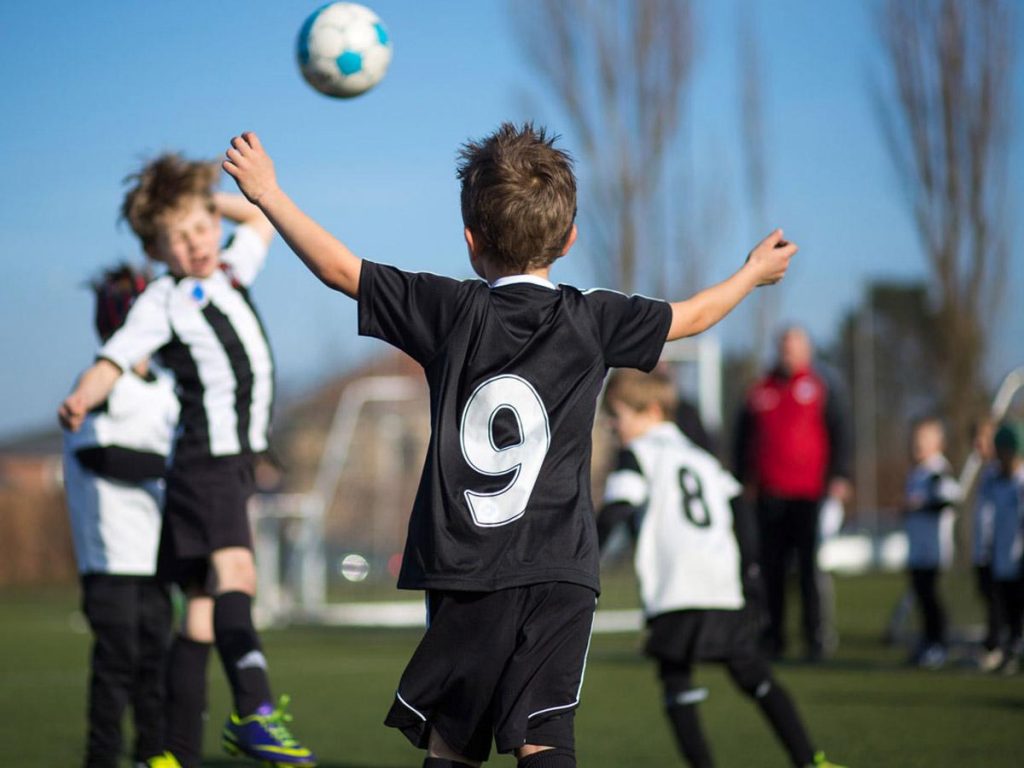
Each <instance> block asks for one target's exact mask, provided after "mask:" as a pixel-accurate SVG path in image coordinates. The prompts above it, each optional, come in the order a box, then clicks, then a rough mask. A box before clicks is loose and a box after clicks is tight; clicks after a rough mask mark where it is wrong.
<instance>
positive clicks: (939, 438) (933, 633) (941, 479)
mask: <svg viewBox="0 0 1024 768" xmlns="http://www.w3.org/2000/svg"><path fill="white" fill-rule="evenodd" d="M945 444H946V432H945V428H944V427H943V426H942V422H941V421H939V420H938V419H936V418H925V419H922V420H920V421H918V422H917V423H916V424H915V425H914V428H913V434H912V438H911V454H912V456H913V459H914V462H915V466H914V468H913V469H911V470H910V474H909V475H908V476H907V484H906V522H905V526H906V532H907V545H908V551H907V567H908V568H909V570H910V584H911V588H912V589H913V591H914V597H915V599H916V600H917V605H918V608H919V609H920V612H921V619H922V623H923V624H924V627H923V629H924V632H923V637H922V639H921V642H920V643H919V644H918V647H917V649H916V650H915V652H914V653H913V654H912V655H911V658H910V661H911V663H912V664H916V665H917V666H920V667H926V668H929V669H936V668H938V667H941V666H942V665H943V664H945V662H946V611H945V608H944V607H943V605H942V601H941V599H940V597H939V594H938V581H939V573H940V572H941V571H942V570H945V569H946V568H948V567H949V566H950V564H951V563H952V561H953V521H954V505H955V504H956V503H957V502H958V501H959V499H960V486H959V484H958V483H957V481H956V479H955V478H954V477H953V469H952V467H951V466H950V464H949V461H948V460H947V459H946V457H945V455H944V454H943V451H944V450H945Z"/></svg>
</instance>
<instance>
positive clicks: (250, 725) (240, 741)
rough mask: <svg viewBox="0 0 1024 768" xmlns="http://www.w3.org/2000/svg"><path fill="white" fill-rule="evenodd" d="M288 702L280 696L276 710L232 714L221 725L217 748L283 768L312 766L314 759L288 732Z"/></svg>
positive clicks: (289, 717) (289, 716) (265, 706)
mask: <svg viewBox="0 0 1024 768" xmlns="http://www.w3.org/2000/svg"><path fill="white" fill-rule="evenodd" d="M289 700H290V699H289V698H288V697H287V696H282V697H281V698H280V700H279V701H278V704H277V707H274V706H273V705H271V704H269V703H268V704H264V705H263V706H261V707H260V708H259V709H257V710H256V711H255V712H254V713H253V714H251V715H249V716H248V717H239V716H238V715H237V714H235V713H232V714H231V715H230V716H229V717H228V719H227V722H225V723H224V731H223V734H222V737H221V744H222V745H223V747H224V751H225V752H227V753H228V754H229V755H244V756H246V757H251V758H253V759H254V760H262V761H264V762H265V763H267V764H269V765H271V766H275V768H284V767H285V766H293V765H303V766H314V765H316V756H315V755H314V754H313V753H312V752H311V751H310V750H309V749H307V748H306V747H304V746H302V745H301V744H300V743H299V742H298V741H297V740H296V739H295V737H294V736H292V735H291V733H290V732H289V731H288V726H287V725H285V724H286V723H288V722H290V721H291V719H292V716H291V715H290V714H288V713H287V712H285V708H286V707H287V706H288V702H289Z"/></svg>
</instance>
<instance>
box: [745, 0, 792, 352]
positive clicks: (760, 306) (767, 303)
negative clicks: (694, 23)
mask: <svg viewBox="0 0 1024 768" xmlns="http://www.w3.org/2000/svg"><path fill="white" fill-rule="evenodd" d="M753 5H754V4H753V3H752V2H751V0H746V2H744V3H742V4H741V5H740V7H739V14H738V20H737V48H736V51H737V54H738V58H739V75H740V128H741V141H740V147H741V154H742V156H743V159H744V166H745V171H746V173H745V174H744V175H745V177H746V182H747V183H746V188H747V199H748V203H749V205H750V221H751V224H752V226H751V230H752V231H751V237H752V242H757V241H758V240H759V239H760V238H761V237H763V233H764V232H765V231H767V230H768V229H769V228H770V227H769V226H768V163H767V152H766V151H765V128H764V108H763V104H764V97H765V79H766V78H765V65H764V58H763V56H762V55H761V46H760V36H759V35H758V34H757V31H756V14H755V8H754V7H753ZM782 287H783V285H782V284H780V285H779V290H781V289H782ZM779 290H773V291H758V292H757V295H756V296H755V297H754V317H753V321H752V323H753V327H752V328H751V338H752V339H753V341H754V344H753V348H752V354H751V360H750V364H751V366H752V369H756V366H757V363H758V356H759V355H760V354H761V352H762V351H763V350H764V349H766V348H767V346H768V343H769V340H770V338H771V334H772V333H773V328H774V326H775V324H776V322H778V318H777V316H778V301H779Z"/></svg>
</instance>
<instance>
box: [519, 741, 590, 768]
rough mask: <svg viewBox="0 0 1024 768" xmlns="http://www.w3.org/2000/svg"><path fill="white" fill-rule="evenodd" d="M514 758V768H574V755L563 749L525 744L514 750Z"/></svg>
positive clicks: (570, 751)
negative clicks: (515, 760)
mask: <svg viewBox="0 0 1024 768" xmlns="http://www.w3.org/2000/svg"><path fill="white" fill-rule="evenodd" d="M516 757H517V762H516V768H576V753H575V752H574V751H573V750H571V749H565V748H563V747H556V748H554V749H550V748H547V747H538V746H534V745H532V744H527V745H526V746H524V747H521V748H520V749H518V750H516Z"/></svg>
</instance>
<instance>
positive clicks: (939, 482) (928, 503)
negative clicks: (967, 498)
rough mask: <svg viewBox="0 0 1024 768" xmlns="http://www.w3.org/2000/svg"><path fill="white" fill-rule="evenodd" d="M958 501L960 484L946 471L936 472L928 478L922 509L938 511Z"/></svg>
mask: <svg viewBox="0 0 1024 768" xmlns="http://www.w3.org/2000/svg"><path fill="white" fill-rule="evenodd" d="M959 501H960V484H959V483H958V482H957V481H956V478H954V477H953V476H952V475H951V474H949V473H947V472H936V473H934V474H932V475H931V476H930V477H929V478H928V490H927V496H926V498H925V502H924V505H923V508H924V511H926V512H933V513H939V512H941V511H942V510H944V509H946V508H947V507H949V506H952V505H954V504H957V503H958V502H959Z"/></svg>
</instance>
